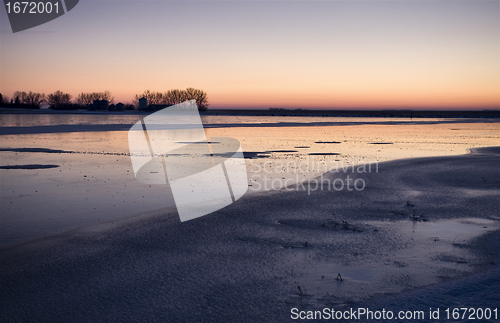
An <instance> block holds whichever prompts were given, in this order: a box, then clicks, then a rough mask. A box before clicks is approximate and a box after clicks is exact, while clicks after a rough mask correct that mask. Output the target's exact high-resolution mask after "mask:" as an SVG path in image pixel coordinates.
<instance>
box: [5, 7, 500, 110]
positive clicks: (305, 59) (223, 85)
mask: <svg viewBox="0 0 500 323" xmlns="http://www.w3.org/2000/svg"><path fill="white" fill-rule="evenodd" d="M174 7H175V8H174ZM117 8H118V9H117ZM167 9H168V10H167ZM174 9H175V10H174ZM78 10H80V11H77V9H75V12H74V13H73V12H72V16H71V15H67V16H68V19H67V20H64V19H57V20H55V21H54V22H51V23H50V24H47V25H46V26H47V27H44V28H53V30H55V32H52V33H51V32H49V33H36V32H33V33H29V32H21V33H16V34H9V33H8V32H3V33H2V35H1V37H2V46H1V47H0V51H1V53H0V54H1V56H0V57H1V60H0V63H1V65H0V68H1V69H0V72H1V75H2V77H1V78H0V92H1V93H2V94H4V95H7V96H9V97H11V96H12V94H13V93H14V92H15V91H34V92H41V93H45V94H49V93H52V92H54V91H56V90H62V91H64V92H67V93H70V94H71V95H73V97H75V96H76V95H78V94H79V93H81V92H98V91H104V90H109V91H111V93H112V94H113V95H114V97H115V101H116V102H124V103H127V102H132V100H133V98H134V96H135V94H140V93H142V92H143V91H144V90H147V89H149V90H151V91H161V92H163V91H167V90H170V89H175V88H178V89H183V88H187V87H195V88H199V89H202V90H204V91H206V92H207V93H208V99H209V103H210V107H211V108H260V109H266V108H270V107H275V108H292V109H293V108H313V109H322V108H325V109H328V108H330V109H342V108H347V109H356V108H357V109H500V40H499V39H500V31H499V29H500V13H499V12H500V4H499V3H495V2H491V1H489V2H488V1H476V2H474V3H473V2H405V3H403V2H397V1H396V2H390V3H389V2H380V3H378V2H377V3H375V4H373V3H370V2H355V3H350V2H332V3H329V2H313V3H303V2H286V3H279V2H265V3H264V2H262V3H247V2H241V3H240V2H238V3H232V2H231V3H226V2H224V3H222V2H210V5H208V4H203V3H197V6H188V5H187V4H183V3H180V2H168V3H161V2H154V3H153V2H147V3H146V2H127V3H121V2H120V3H118V2H99V3H85V4H81V5H79V6H78ZM106 10H108V11H106ZM116 10H119V11H120V14H122V15H123V16H122V17H121V18H120V19H118V17H112V16H107V15H109V13H110V12H111V11H116ZM162 10H163V11H162ZM156 12H163V13H167V12H168V13H169V14H170V17H169V19H170V20H168V21H169V23H168V24H166V25H163V24H162V23H160V22H161V21H163V20H162V19H160V18H161V16H156V15H157V13H156ZM89 15H93V16H96V17H100V19H96V20H95V23H93V24H89V23H88V20H87V17H89ZM137 15H143V16H147V17H150V19H148V20H147V21H144V22H143V23H141V24H140V26H136V25H135V24H126V23H124V21H129V20H133V19H135V17H136V16H137ZM0 16H1V17H2V19H1V20H2V23H1V24H0V26H1V27H2V30H5V29H6V28H10V27H8V26H7V27H5V26H6V25H5V24H6V23H5V20H6V19H3V18H5V17H4V16H6V15H5V12H0ZM187 16H189V17H191V16H192V17H196V18H198V19H192V20H194V22H193V21H191V20H189V21H185V19H184V20H183V18H182V17H187ZM298 17H301V19H298ZM70 18H71V19H70ZM114 19H118V20H116V22H115V20H114ZM44 26H45V25H44ZM229 27H230V28H229ZM158 39H168V41H167V40H165V41H157V40H158ZM195 40H196V41H195ZM200 48H201V49H200ZM33 49H35V50H33Z"/></svg>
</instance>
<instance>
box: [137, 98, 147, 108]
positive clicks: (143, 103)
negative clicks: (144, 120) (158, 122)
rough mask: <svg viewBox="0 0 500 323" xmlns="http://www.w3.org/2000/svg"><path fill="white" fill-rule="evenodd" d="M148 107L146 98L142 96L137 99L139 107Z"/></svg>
mask: <svg viewBox="0 0 500 323" xmlns="http://www.w3.org/2000/svg"><path fill="white" fill-rule="evenodd" d="M147 107H148V99H146V98H145V97H142V98H140V99H139V109H147Z"/></svg>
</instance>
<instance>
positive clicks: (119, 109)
mask: <svg viewBox="0 0 500 323" xmlns="http://www.w3.org/2000/svg"><path fill="white" fill-rule="evenodd" d="M123 110H125V104H123V103H121V102H118V103H117V104H116V111H123Z"/></svg>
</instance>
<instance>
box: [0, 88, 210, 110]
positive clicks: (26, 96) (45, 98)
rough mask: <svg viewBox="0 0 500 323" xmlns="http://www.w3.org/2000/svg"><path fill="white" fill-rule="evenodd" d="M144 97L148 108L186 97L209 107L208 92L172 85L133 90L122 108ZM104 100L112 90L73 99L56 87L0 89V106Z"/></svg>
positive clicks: (89, 105) (83, 104) (61, 106)
mask: <svg viewBox="0 0 500 323" xmlns="http://www.w3.org/2000/svg"><path fill="white" fill-rule="evenodd" d="M141 98H145V99H146V100H147V107H148V108H162V107H167V106H170V105H174V104H178V103H182V102H184V101H188V100H196V104H197V105H198V110H200V111H205V110H207V108H208V105H209V103H208V98H207V93H206V92H204V91H203V90H200V89H195V88H187V89H185V90H178V89H173V90H169V91H165V92H155V91H150V90H146V91H144V92H143V93H142V94H136V95H135V96H134V100H133V103H132V104H125V105H124V109H125V110H136V109H138V108H139V99H141ZM95 101H97V102H101V101H105V102H106V106H107V104H110V105H111V106H110V110H114V109H112V108H111V107H113V106H114V97H113V96H112V94H111V92H109V91H104V92H87V93H85V92H82V93H80V94H78V95H77V96H76V97H75V98H74V99H73V97H72V95H71V94H69V93H65V92H63V91H55V92H54V93H51V94H49V95H45V94H44V93H38V92H31V91H30V92H24V91H22V92H21V91H16V92H14V95H13V96H12V98H10V99H9V98H7V97H5V96H3V95H2V94H1V93H0V107H7V108H24V109H40V108H41V106H43V105H49V108H50V109H53V110H78V109H89V110H91V109H93V108H94V106H95V105H94V102H95Z"/></svg>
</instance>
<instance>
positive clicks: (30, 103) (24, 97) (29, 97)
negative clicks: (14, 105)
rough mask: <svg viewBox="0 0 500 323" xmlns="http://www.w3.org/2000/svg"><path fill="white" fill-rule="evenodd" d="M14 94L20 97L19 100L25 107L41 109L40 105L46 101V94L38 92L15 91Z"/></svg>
mask: <svg viewBox="0 0 500 323" xmlns="http://www.w3.org/2000/svg"><path fill="white" fill-rule="evenodd" d="M14 96H15V97H16V98H19V100H18V102H19V104H20V105H21V106H22V107H23V108H31V109H40V105H42V104H43V103H44V102H46V98H45V94H43V93H37V92H31V91H29V92H28V93H26V92H24V91H23V92H20V91H16V92H14Z"/></svg>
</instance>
